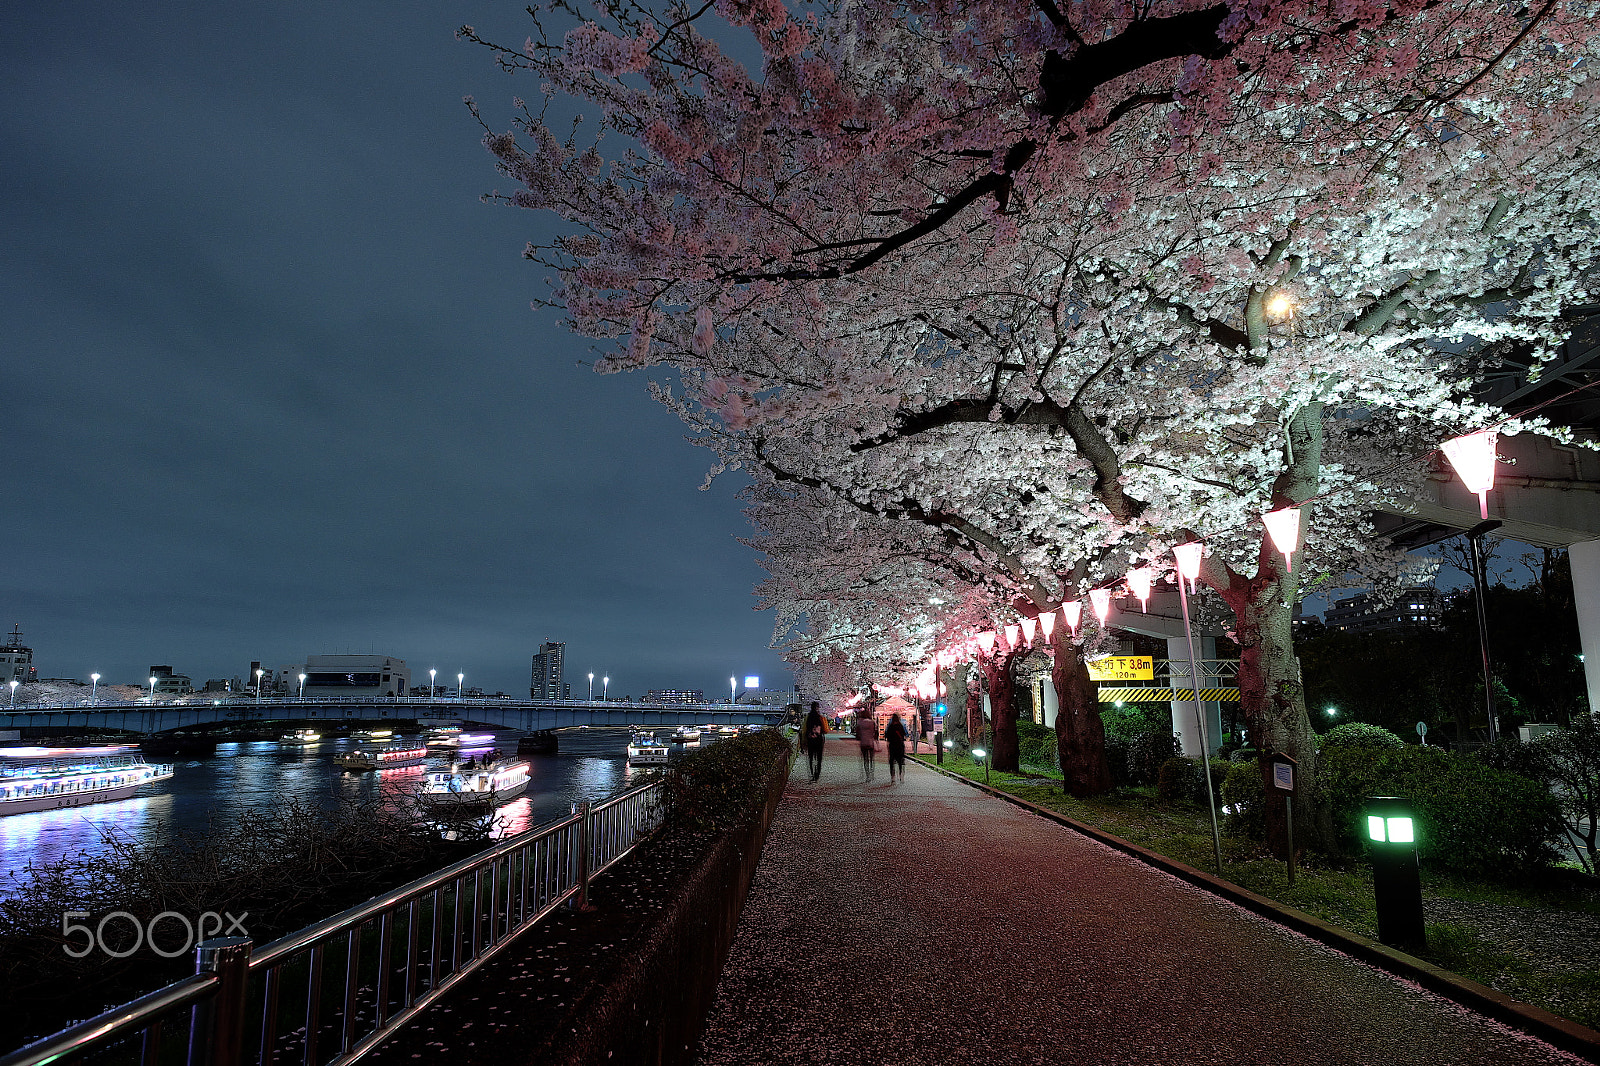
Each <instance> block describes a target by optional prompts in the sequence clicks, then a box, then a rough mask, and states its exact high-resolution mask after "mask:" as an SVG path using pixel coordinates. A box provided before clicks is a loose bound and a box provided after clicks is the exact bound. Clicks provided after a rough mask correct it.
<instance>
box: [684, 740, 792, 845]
mask: <svg viewBox="0 0 1600 1066" xmlns="http://www.w3.org/2000/svg"><path fill="white" fill-rule="evenodd" d="M793 753H794V749H793V747H792V746H791V745H790V743H789V741H788V740H787V739H786V738H785V737H784V736H783V734H781V733H779V732H778V731H777V730H776V729H758V730H756V731H755V732H754V733H741V734H739V735H738V736H736V737H730V738H729V739H727V740H724V741H720V742H718V743H716V744H713V745H711V746H710V747H708V748H701V749H700V750H699V751H693V752H690V753H688V754H687V755H685V756H684V757H683V758H681V759H679V760H678V761H677V762H676V763H675V764H673V765H672V767H671V768H670V769H667V770H664V771H661V772H660V774H661V779H662V780H664V781H665V782H666V792H665V798H664V806H665V812H664V813H665V816H666V820H667V822H668V823H669V824H670V825H673V826H677V827H682V828H685V829H688V830H690V831H706V830H709V831H720V830H727V829H736V828H738V827H739V826H741V825H743V824H745V822H747V821H749V819H750V818H751V817H752V816H753V815H754V814H755V812H756V810H757V809H758V808H759V806H760V804H761V801H762V799H763V798H764V797H765V795H766V792H767V786H768V785H769V784H770V783H771V781H772V775H773V774H774V773H775V772H777V770H778V769H779V768H780V767H781V766H782V765H783V764H784V763H785V762H787V761H788V760H789V758H790V757H791V756H792V755H793Z"/></svg>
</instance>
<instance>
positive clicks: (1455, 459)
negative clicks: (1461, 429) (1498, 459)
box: [1439, 429, 1499, 518]
mask: <svg viewBox="0 0 1600 1066" xmlns="http://www.w3.org/2000/svg"><path fill="white" fill-rule="evenodd" d="M1498 436H1499V434H1498V433H1496V432H1495V431H1494V430H1492V429H1480V430H1478V432H1476V433H1468V434H1467V435H1466V436H1465V437H1453V438H1451V439H1450V440H1447V441H1445V442H1444V443H1443V444H1441V445H1439V447H1441V448H1443V449H1444V457H1445V458H1446V459H1448V460H1450V465H1451V466H1453V467H1455V468H1456V473H1457V474H1458V475H1459V476H1460V478H1461V483H1462V484H1463V485H1465V486H1466V487H1467V491H1468V492H1475V493H1477V494H1478V514H1479V515H1480V516H1481V517H1483V518H1488V517H1489V490H1490V489H1492V488H1494V464H1495V453H1494V446H1495V440H1496V438H1497V437H1498Z"/></svg>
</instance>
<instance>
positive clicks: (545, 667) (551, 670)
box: [528, 641, 572, 700]
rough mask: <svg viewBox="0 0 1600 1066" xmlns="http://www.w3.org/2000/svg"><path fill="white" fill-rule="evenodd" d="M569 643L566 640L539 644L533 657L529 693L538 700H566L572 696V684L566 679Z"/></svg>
mask: <svg viewBox="0 0 1600 1066" xmlns="http://www.w3.org/2000/svg"><path fill="white" fill-rule="evenodd" d="M566 658H567V645H566V642H565V641H562V642H560V643H551V642H549V641H546V642H545V643H543V644H541V645H539V652H538V654H537V655H535V656H534V657H533V670H532V674H531V677H530V679H529V685H528V695H529V696H530V697H531V698H532V699H536V700H564V699H569V698H570V697H571V696H572V686H570V685H568V684H567V683H566V680H565V676H564V675H565V673H566Z"/></svg>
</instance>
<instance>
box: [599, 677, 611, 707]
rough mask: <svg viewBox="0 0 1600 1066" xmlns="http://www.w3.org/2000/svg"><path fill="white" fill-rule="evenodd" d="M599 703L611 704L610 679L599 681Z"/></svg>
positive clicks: (604, 678) (605, 678) (603, 678)
mask: <svg viewBox="0 0 1600 1066" xmlns="http://www.w3.org/2000/svg"><path fill="white" fill-rule="evenodd" d="M600 702H601V703H610V702H611V679H610V678H609V677H602V678H601V679H600Z"/></svg>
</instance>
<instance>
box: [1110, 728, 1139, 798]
mask: <svg viewBox="0 0 1600 1066" xmlns="http://www.w3.org/2000/svg"><path fill="white" fill-rule="evenodd" d="M1130 747H1131V742H1130V741H1129V740H1128V738H1127V737H1124V736H1118V735H1116V734H1114V733H1107V734H1106V765H1107V766H1108V767H1109V768H1110V770H1111V787H1112V788H1121V787H1122V786H1123V785H1128V784H1132V783H1133V781H1132V779H1131V778H1130V777H1129V776H1128V751H1129V749H1130Z"/></svg>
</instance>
